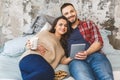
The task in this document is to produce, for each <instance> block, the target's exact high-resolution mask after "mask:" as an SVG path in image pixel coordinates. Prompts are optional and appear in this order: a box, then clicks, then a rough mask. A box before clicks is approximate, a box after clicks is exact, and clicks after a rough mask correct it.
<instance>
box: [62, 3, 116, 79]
mask: <svg viewBox="0 0 120 80" xmlns="http://www.w3.org/2000/svg"><path fill="white" fill-rule="evenodd" d="M61 13H62V15H63V16H65V17H66V18H67V19H68V20H69V21H70V22H71V24H72V25H71V27H72V33H71V34H70V37H69V38H68V51H70V47H71V44H79V43H84V44H86V48H85V51H83V52H78V53H77V54H76V55H75V59H74V60H72V61H71V62H70V63H69V71H70V73H71V75H72V76H73V77H74V78H75V80H114V79H113V73H112V68H111V64H110V62H109V60H108V59H107V58H106V56H105V55H104V54H103V53H101V52H100V50H101V48H102V46H103V40H102V37H101V35H100V32H99V30H98V28H97V26H96V25H95V24H94V23H93V22H92V21H81V20H80V19H78V17H77V12H76V10H75V8H74V6H73V5H72V4H71V3H64V4H63V5H62V6H61Z"/></svg>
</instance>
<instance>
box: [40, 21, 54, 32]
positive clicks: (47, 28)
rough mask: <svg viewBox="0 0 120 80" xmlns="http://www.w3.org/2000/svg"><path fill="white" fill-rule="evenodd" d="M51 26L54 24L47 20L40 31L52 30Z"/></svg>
mask: <svg viewBox="0 0 120 80" xmlns="http://www.w3.org/2000/svg"><path fill="white" fill-rule="evenodd" d="M51 28H52V26H51V25H50V23H48V22H46V23H45V25H44V26H43V27H42V29H41V30H40V31H44V30H50V29H51Z"/></svg>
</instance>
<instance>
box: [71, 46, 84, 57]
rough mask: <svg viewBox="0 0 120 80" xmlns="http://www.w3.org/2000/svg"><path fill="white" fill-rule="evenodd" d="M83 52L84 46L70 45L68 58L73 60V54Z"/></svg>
mask: <svg viewBox="0 0 120 80" xmlns="http://www.w3.org/2000/svg"><path fill="white" fill-rule="evenodd" d="M84 50H85V44H72V45H71V50H70V57H71V58H74V56H75V54H77V53H78V52H80V51H84Z"/></svg>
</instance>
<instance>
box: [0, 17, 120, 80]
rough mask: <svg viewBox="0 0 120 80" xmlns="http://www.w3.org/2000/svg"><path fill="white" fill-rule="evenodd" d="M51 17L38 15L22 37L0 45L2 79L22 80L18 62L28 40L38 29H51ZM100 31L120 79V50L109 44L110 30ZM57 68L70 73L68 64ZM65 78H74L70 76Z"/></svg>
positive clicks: (116, 78) (107, 52)
mask: <svg viewBox="0 0 120 80" xmlns="http://www.w3.org/2000/svg"><path fill="white" fill-rule="evenodd" d="M49 18H50V16H47V15H41V16H39V17H37V18H36V20H35V21H34V22H33V24H32V26H31V30H28V31H27V32H24V33H23V35H21V36H20V37H17V38H14V39H12V40H9V41H6V42H5V43H4V45H2V46H0V80H22V78H21V74H20V70H19V66H18V62H19V58H20V56H21V55H22V53H23V52H24V51H25V44H26V41H27V40H28V39H30V38H31V37H32V36H33V35H34V34H35V33H37V32H38V31H40V30H44V29H49V28H50V24H49V23H52V22H51V21H53V19H54V18H53V17H51V18H50V19H49ZM38 24H39V25H38ZM43 26H44V27H43ZM100 32H101V35H102V37H103V40H104V43H105V44H104V47H103V49H102V50H103V51H104V52H105V54H106V56H107V57H108V58H109V60H110V62H111V64H112V67H113V71H114V77H115V80H120V77H119V75H120V64H119V62H120V59H119V58H120V50H115V49H114V48H113V47H112V46H111V45H110V44H109V41H108V38H107V35H109V34H110V32H109V31H107V30H105V29H102V30H100ZM57 70H64V71H66V72H67V73H68V75H70V73H69V71H68V66H67V65H59V66H58V68H57V69H56V71H57ZM64 80H74V79H73V78H72V77H71V76H69V77H67V78H65V79H64Z"/></svg>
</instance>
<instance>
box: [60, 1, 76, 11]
mask: <svg viewBox="0 0 120 80" xmlns="http://www.w3.org/2000/svg"><path fill="white" fill-rule="evenodd" d="M67 6H72V7H73V8H74V6H73V4H71V3H64V4H63V5H62V6H61V8H60V11H61V13H62V9H63V8H65V7H67Z"/></svg>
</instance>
